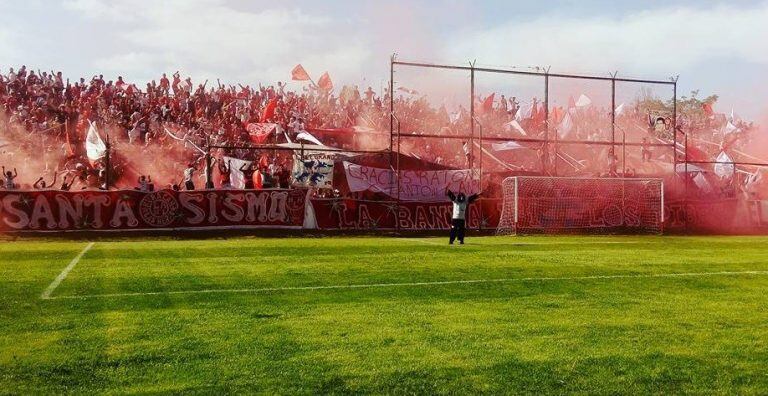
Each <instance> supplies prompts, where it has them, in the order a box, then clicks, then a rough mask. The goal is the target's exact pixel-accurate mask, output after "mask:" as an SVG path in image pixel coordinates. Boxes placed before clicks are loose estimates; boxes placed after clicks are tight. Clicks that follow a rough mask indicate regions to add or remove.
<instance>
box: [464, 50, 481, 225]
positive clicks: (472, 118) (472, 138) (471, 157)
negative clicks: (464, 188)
mask: <svg viewBox="0 0 768 396" xmlns="http://www.w3.org/2000/svg"><path fill="white" fill-rule="evenodd" d="M475 62H476V61H472V62H469V158H468V159H467V161H468V162H469V171H470V175H471V177H474V175H472V173H474V172H473V171H474V166H473V165H474V164H473V163H474V155H473V153H474V152H475V122H477V119H476V118H475V97H476V93H475ZM482 130H483V128H482V127H480V174H479V177H478V183H479V186H480V190H482V188H483V135H482ZM482 199H483V198H482V197H481V198H480V200H482ZM478 205H479V206H480V210H479V212H478V213H479V214H480V219H478V222H477V229H478V230H482V229H483V224H482V223H483V204H482V202H481V201H478Z"/></svg>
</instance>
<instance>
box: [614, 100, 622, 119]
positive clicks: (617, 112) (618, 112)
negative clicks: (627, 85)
mask: <svg viewBox="0 0 768 396" xmlns="http://www.w3.org/2000/svg"><path fill="white" fill-rule="evenodd" d="M613 112H614V114H616V117H618V116H620V115H621V113H623V112H624V103H622V104H620V105H619V107H617V108H616V110H614V111H613Z"/></svg>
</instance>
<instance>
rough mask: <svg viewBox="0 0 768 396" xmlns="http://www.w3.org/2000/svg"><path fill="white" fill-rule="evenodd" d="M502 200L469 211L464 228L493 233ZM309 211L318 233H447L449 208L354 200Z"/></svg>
mask: <svg viewBox="0 0 768 396" xmlns="http://www.w3.org/2000/svg"><path fill="white" fill-rule="evenodd" d="M501 202H502V200H501V199H483V200H479V201H476V202H475V203H473V204H472V205H470V207H469V214H468V216H467V227H470V228H478V227H480V226H482V228H484V229H495V228H496V226H497V224H498V221H499V213H500V210H501ZM311 204H312V209H313V212H314V214H315V219H316V223H317V228H319V229H321V230H360V231H372V230H398V229H399V230H402V231H426V230H447V229H449V228H450V227H451V214H452V209H453V207H452V204H451V203H443V202H401V203H400V204H398V203H397V202H381V201H362V200H354V199H313V200H311Z"/></svg>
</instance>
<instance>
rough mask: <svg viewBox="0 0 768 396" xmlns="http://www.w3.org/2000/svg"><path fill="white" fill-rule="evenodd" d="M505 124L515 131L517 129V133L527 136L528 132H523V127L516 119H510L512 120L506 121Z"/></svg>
mask: <svg viewBox="0 0 768 396" xmlns="http://www.w3.org/2000/svg"><path fill="white" fill-rule="evenodd" d="M505 126H508V127H510V128H511V129H514V130H515V131H517V132H518V133H520V134H521V135H523V136H528V134H527V133H526V132H525V129H523V127H522V126H521V125H520V123H519V122H517V120H512V121H510V122H508V123H506V124H505Z"/></svg>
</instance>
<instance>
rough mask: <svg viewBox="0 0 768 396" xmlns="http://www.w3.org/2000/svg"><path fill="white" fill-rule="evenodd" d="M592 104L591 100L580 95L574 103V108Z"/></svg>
mask: <svg viewBox="0 0 768 396" xmlns="http://www.w3.org/2000/svg"><path fill="white" fill-rule="evenodd" d="M591 104H592V99H590V98H589V96H587V95H584V94H581V96H579V100H577V101H576V107H587V106H589V105H591Z"/></svg>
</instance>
